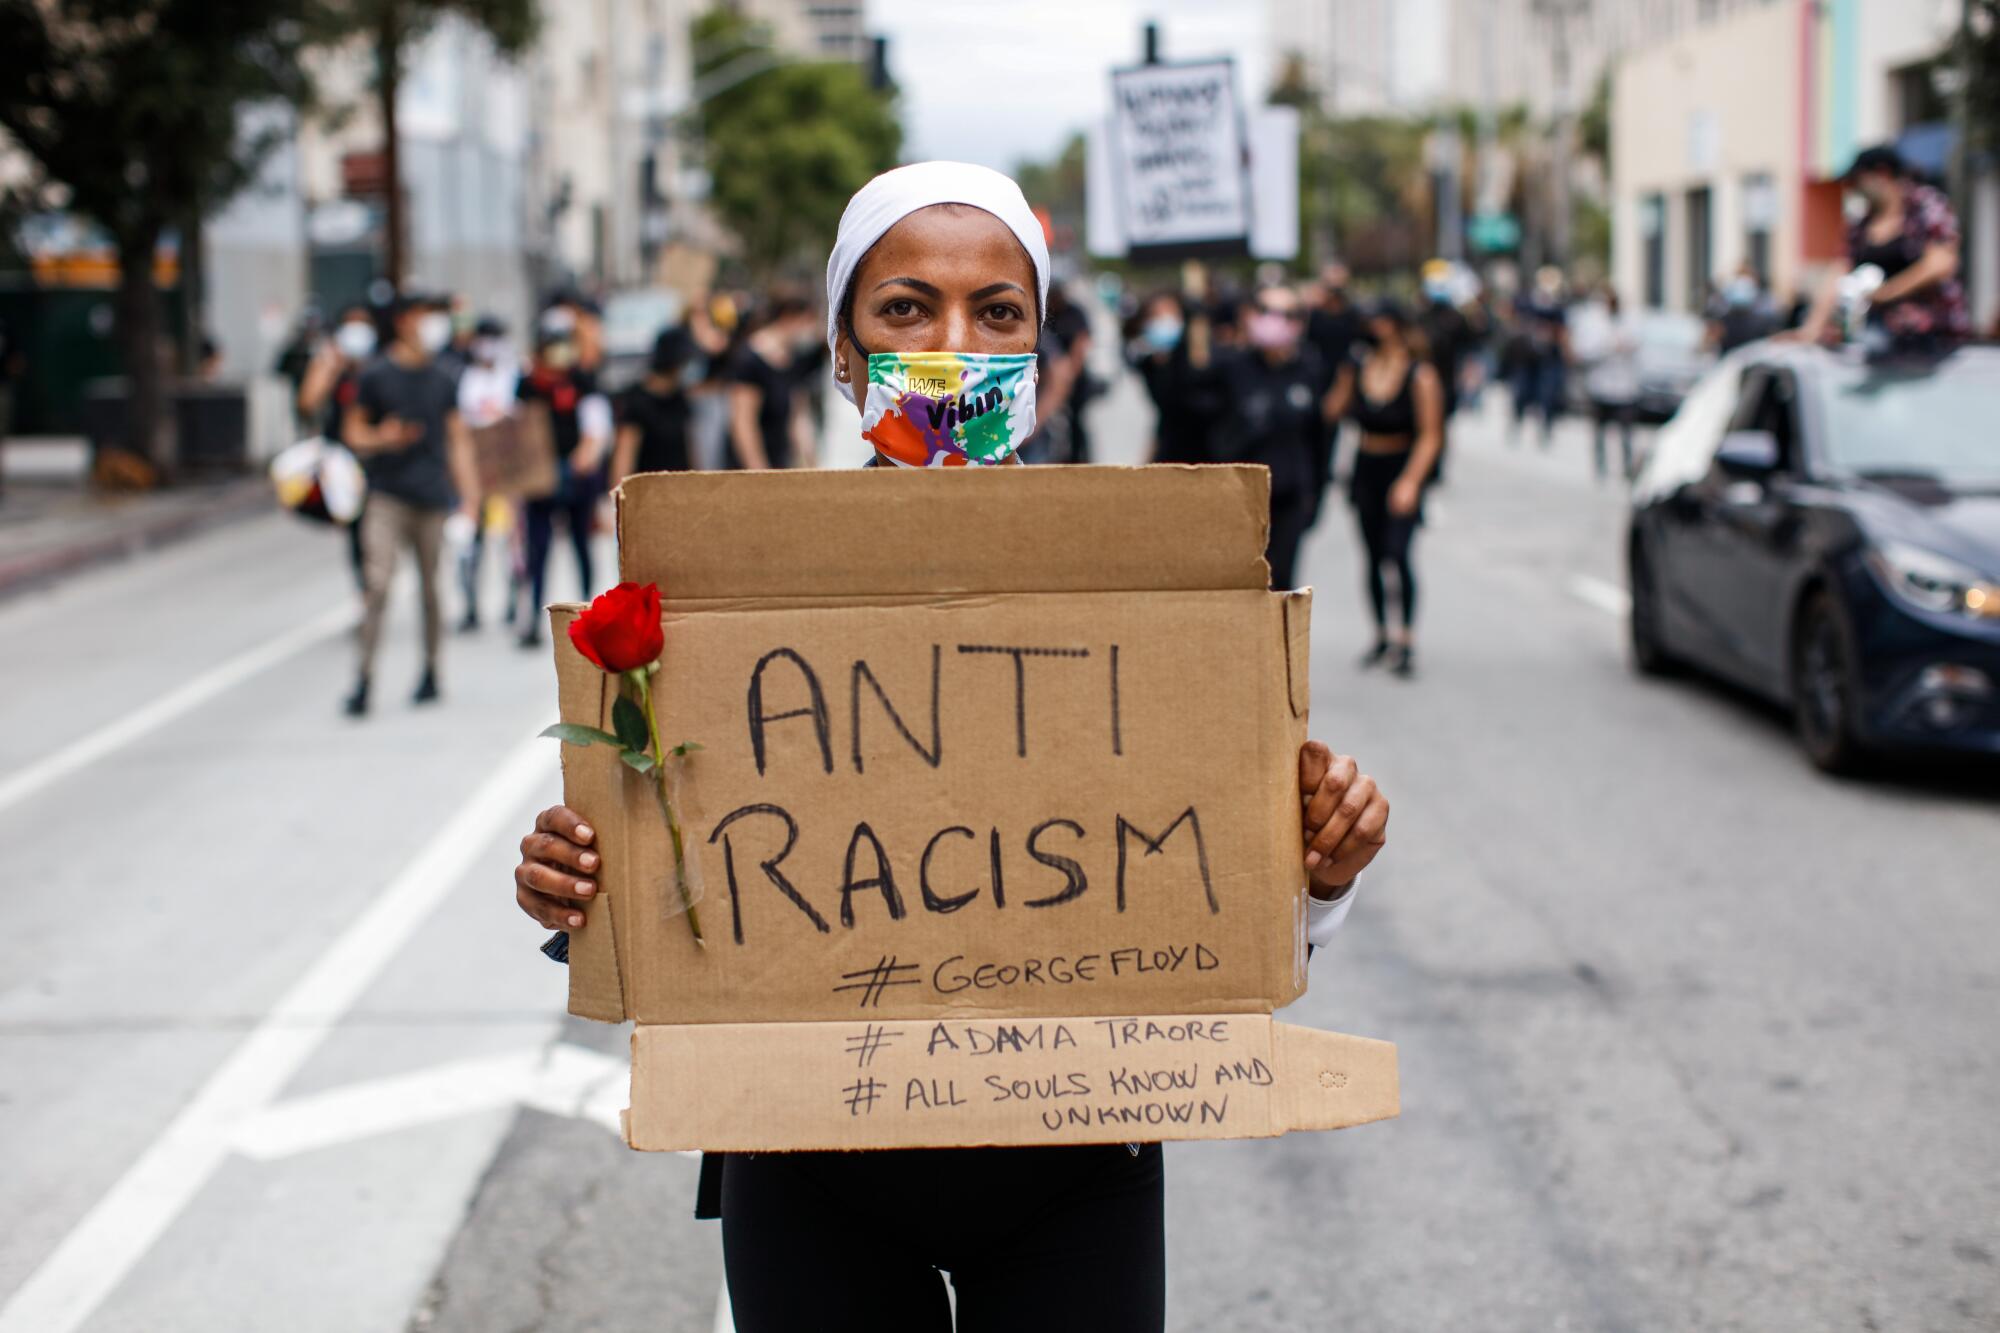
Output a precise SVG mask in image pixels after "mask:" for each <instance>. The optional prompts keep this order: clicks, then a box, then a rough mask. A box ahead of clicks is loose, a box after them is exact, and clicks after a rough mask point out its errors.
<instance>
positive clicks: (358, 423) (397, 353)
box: [341, 297, 479, 717]
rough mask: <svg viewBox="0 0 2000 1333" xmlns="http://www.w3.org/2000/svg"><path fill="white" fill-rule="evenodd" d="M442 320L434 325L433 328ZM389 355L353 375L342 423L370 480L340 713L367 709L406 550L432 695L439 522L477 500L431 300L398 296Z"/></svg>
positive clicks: (427, 698)
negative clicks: (350, 659)
mask: <svg viewBox="0 0 2000 1333" xmlns="http://www.w3.org/2000/svg"><path fill="white" fill-rule="evenodd" d="M439 320H445V323H444V326H443V327H442V328H440V327H439V324H438V321H439ZM394 329H395V338H394V341H393V342H391V343H390V345H389V351H388V354H387V355H386V356H383V357H381V358H379V359H377V360H375V361H373V362H371V363H370V364H369V365H368V367H367V368H366V369H365V370H363V371H362V372H361V375H360V379H359V380H358V382H357V384H356V389H355V397H354V402H353V404H352V405H351V406H349V407H348V408H347V410H346V413H345V416H344V417H343V419H342V426H343V428H342V432H341V436H342V439H343V440H344V441H345V442H346V444H347V446H348V447H349V448H350V449H353V450H354V451H355V453H357V454H358V455H360V458H361V466H362V468H363V470H365V471H366V472H367V474H368V508H367V510H366V511H365V512H364V513H363V514H362V519H361V521H362V529H361V551H362V563H363V574H364V583H363V586H364V590H365V593H366V598H367V601H366V607H367V609H366V614H365V616H364V618H363V620H362V623H361V660H360V671H359V673H358V678H357V680H356V681H355V685H354V691H353V693H351V694H350V695H348V698H347V705H346V707H347V712H348V715H349V716H351V717H360V716H361V715H363V714H364V713H366V712H367V711H368V687H369V677H370V675H371V674H372V672H373V670H374V666H375V650H376V647H377V646H378V645H379V643H380V641H381V635H382V617H383V613H384V612H385V611H386V609H387V607H388V602H389V582H390V579H391V578H392V577H393V576H394V575H395V572H396V552H397V548H399V547H401V546H405V545H407V546H409V547H410V549H411V551H412V552H413V553H414V554H415V556H416V559H417V580H418V586H419V588H420V589H421V590H422V596H423V608H424V672H423V676H422V678H421V679H420V680H419V681H418V683H417V691H416V696H415V701H416V702H417V703H429V702H431V701H432V700H434V699H436V698H437V697H438V678H437V670H438V652H439V647H440V644H441V640H442V635H443V626H444V615H443V610H442V608H441V607H440V605H439V602H438V579H439V577H440V572H439V569H438V562H439V559H440V557H441V556H442V554H443V551H444V521H445V516H446V515H447V514H449V513H450V512H451V511H452V509H453V508H461V509H463V510H464V511H466V512H468V513H470V512H473V511H474V510H475V507H476V505H477V502H478V498H479V497H478V481H477V479H476V474H475V473H474V470H473V458H472V437H471V436H470V434H469V433H468V432H467V431H466V428H465V424H464V423H463V422H462V421H460V420H459V416H458V390H457V387H456V386H455V385H454V384H453V383H452V379H451V376H450V375H448V374H446V373H445V371H444V370H443V369H442V368H440V367H439V366H438V364H437V362H436V359H435V358H436V356H437V353H438V352H439V351H440V350H442V349H443V347H444V344H445V343H446V342H447V341H449V338H450V323H449V320H448V319H446V318H445V315H444V312H443V310H442V309H441V308H440V307H439V306H438V304H437V303H436V302H435V301H432V300H430V299H428V298H424V297H405V298H403V299H402V300H401V301H400V302H398V304H397V306H396V311H395V316H394Z"/></svg>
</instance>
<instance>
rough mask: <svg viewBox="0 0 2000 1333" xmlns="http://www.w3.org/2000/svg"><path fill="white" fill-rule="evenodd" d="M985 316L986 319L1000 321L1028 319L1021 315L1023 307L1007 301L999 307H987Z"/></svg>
mask: <svg viewBox="0 0 2000 1333" xmlns="http://www.w3.org/2000/svg"><path fill="white" fill-rule="evenodd" d="M985 314H986V318H988V319H991V320H999V321H1005V320H1012V319H1025V318H1026V316H1025V315H1023V314H1022V313H1021V307H1019V306H1017V305H1014V304H1013V303H1011V302H1007V301H1002V302H1000V303H999V304H997V305H990V306H987V307H986V311H985Z"/></svg>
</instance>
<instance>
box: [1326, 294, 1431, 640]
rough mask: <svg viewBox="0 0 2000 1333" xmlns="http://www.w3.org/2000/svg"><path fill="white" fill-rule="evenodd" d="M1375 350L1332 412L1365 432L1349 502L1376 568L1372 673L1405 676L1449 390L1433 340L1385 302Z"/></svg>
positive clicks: (1376, 313) (1348, 375)
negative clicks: (1416, 559) (1422, 539)
mask: <svg viewBox="0 0 2000 1333" xmlns="http://www.w3.org/2000/svg"><path fill="white" fill-rule="evenodd" d="M1368 341H1369V352H1368V355H1367V357H1366V358H1365V359H1364V360H1362V361H1361V362H1360V363H1359V364H1358V365H1348V366H1344V367H1342V369H1341V372H1340V376H1339V378H1338V379H1337V380H1336V381H1335V382H1334V386H1333V391H1332V392H1331V393H1329V394H1328V395H1327V399H1326V413H1327V415H1328V416H1333V417H1337V416H1342V415H1351V416H1352V417H1353V418H1354V424H1355V426H1356V427H1357V428H1358V429H1359V430H1360V432H1361V440H1360V443H1359V444H1358V445H1357V446H1356V449H1355V454H1354V471H1353V473H1352V475H1351V476H1350V477H1349V479H1348V499H1349V501H1350V502H1351V503H1352V504H1353V506H1354V519H1355V524H1356V526H1357V527H1359V528H1360V530H1361V546H1362V552H1363V554H1364V556H1365V557H1366V559H1367V564H1368V604H1369V609H1370V610H1372V611H1373V612H1374V613H1375V646H1374V647H1373V648H1371V649H1370V650H1369V652H1368V655H1367V656H1366V657H1364V658H1363V659H1362V661H1361V664H1362V665H1363V666H1364V667H1372V666H1377V665H1379V664H1381V663H1383V662H1387V663H1388V664H1389V669H1390V670H1391V671H1392V672H1394V673H1395V674H1396V675H1397V676H1400V677H1403V678H1405V679H1407V678H1409V677H1410V676H1411V675H1412V674H1413V673H1414V672H1415V669H1416V666H1415V664H1416V642H1415V637H1414V635H1415V622H1416V617H1417V575H1416V567H1415V566H1414V565H1413V564H1412V563H1411V560H1410V544H1411V542H1412V541H1414V540H1415V537H1416V530H1417V525H1418V524H1420V523H1422V522H1423V503H1424V486H1425V484H1426V483H1427V482H1428V481H1429V480H1430V475H1431V469H1432V468H1433V467H1434V466H1436V464H1437V456H1438V451H1439V450H1440V449H1441V448H1442V447H1443V445H1444V386H1443V385H1442V384H1440V383H1439V382H1438V381H1439V376H1438V372H1437V367H1436V366H1434V365H1432V364H1431V363H1430V362H1429V360H1428V359H1427V358H1426V356H1425V348H1424V346H1423V335H1422V334H1421V333H1420V332H1418V331H1417V329H1416V328H1415V326H1414V325H1413V324H1412V322H1411V320H1410V318H1409V316H1408V315H1406V314H1404V313H1403V311H1402V309H1401V308H1400V307H1398V306H1397V305H1395V304H1394V303H1393V302H1389V301H1384V302H1382V303H1380V304H1379V305H1377V306H1376V307H1375V309H1374V310H1373V311H1371V312H1370V314H1369V316H1368ZM1385 571H1386V572H1389V573H1392V574H1394V575H1395V578H1396V591H1397V595H1398V599H1399V601H1400V602H1401V607H1400V610H1401V615H1400V616H1399V617H1398V619H1399V621H1400V625H1398V626H1397V627H1394V628H1392V627H1391V624H1390V619H1389V595H1388V587H1387V584H1386V581H1385V580H1384V579H1383V577H1382V576H1383V573H1384V572H1385Z"/></svg>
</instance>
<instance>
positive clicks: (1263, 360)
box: [1216, 287, 1331, 589]
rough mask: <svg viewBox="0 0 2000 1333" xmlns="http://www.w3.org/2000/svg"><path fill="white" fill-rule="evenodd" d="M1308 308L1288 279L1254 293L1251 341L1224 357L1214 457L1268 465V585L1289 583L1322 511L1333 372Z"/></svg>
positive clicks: (1248, 329)
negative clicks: (1312, 334)
mask: <svg viewBox="0 0 2000 1333" xmlns="http://www.w3.org/2000/svg"><path fill="white" fill-rule="evenodd" d="M1305 323H1306V312H1305V308H1304V307H1303V306H1302V305H1301V304H1300V303H1299V298H1298V294H1297V293H1296V292H1294V291H1292V290H1291V289H1290V288H1289V287H1266V288H1265V289H1263V290H1262V291H1260V292H1258V293H1257V297H1256V300H1255V301H1254V302H1253V303H1252V306H1251V308H1250V312H1249V314H1248V316H1247V317H1246V318H1245V320H1244V334H1245V337H1246V338H1247V340H1248V342H1249V344H1250V345H1249V347H1248V348H1247V349H1246V350H1244V351H1240V352H1236V353H1233V354H1231V355H1228V356H1226V357H1225V358H1224V361H1223V365H1222V381H1223V386H1224V388H1225V391H1226V396H1227V406H1226V409H1225V412H1224V415H1223V418H1222V421H1221V423H1220V425H1219V427H1218V431H1217V439H1216V452H1217V460H1216V461H1218V462H1224V463H1262V464H1263V465H1264V466H1266V467H1268V468H1270V469H1271V528H1270V534H1269V540H1268V548H1267V551H1266V558H1267V559H1268V560H1269V561H1270V564H1271V586H1272V587H1273V588H1280V589H1284V588H1290V587H1292V586H1293V581H1294V577H1295V574H1296V571H1297V565H1298V552H1299V543H1300V542H1302V541H1304V540H1305V535H1306V532H1307V530H1308V529H1310V528H1311V527H1312V525H1313V521H1314V520H1315V519H1316V518H1318V516H1319V501H1320V494H1321V491H1320V451H1321V450H1322V449H1323V448H1324V447H1325V441H1326V425H1325V422H1324V421H1323V419H1322V417H1321V415H1320V400H1321V399H1322V398H1324V397H1325V395H1326V391H1327V389H1328V388H1329V387H1330V386H1331V380H1330V378H1329V377H1328V375H1327V374H1326V370H1325V368H1324V367H1323V366H1322V365H1321V364H1320V360H1319V353H1318V351H1317V350H1316V349H1314V347H1313V346H1312V345H1311V344H1310V343H1307V342H1305V341H1304V333H1305Z"/></svg>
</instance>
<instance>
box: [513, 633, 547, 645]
mask: <svg viewBox="0 0 2000 1333" xmlns="http://www.w3.org/2000/svg"><path fill="white" fill-rule="evenodd" d="M514 642H515V643H517V644H519V645H520V646H521V647H523V648H528V649H535V648H539V647H541V646H542V632H541V630H539V629H530V630H528V631H527V632H526V633H524V634H522V635H521V637H520V638H518V639H516V640H515V641H514Z"/></svg>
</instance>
